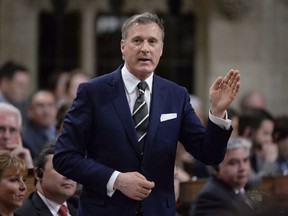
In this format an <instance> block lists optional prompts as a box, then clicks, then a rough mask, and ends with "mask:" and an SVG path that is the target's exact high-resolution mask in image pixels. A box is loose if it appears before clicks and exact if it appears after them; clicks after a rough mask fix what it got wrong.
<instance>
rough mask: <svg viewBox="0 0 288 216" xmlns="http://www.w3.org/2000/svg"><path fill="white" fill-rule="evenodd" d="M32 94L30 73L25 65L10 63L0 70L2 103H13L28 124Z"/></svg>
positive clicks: (0, 98) (0, 97)
mask: <svg viewBox="0 0 288 216" xmlns="http://www.w3.org/2000/svg"><path fill="white" fill-rule="evenodd" d="M29 93H30V73H29V71H28V69H27V68H25V67H24V66H23V65H21V64H18V63H16V62H13V61H8V62H6V63H5V64H3V66H2V67H1V68H0V102H7V103H11V104H13V105H14V106H16V107H17V108H18V109H19V110H20V112H21V115H22V119H23V125H25V124H26V108H27V98H28V96H29Z"/></svg>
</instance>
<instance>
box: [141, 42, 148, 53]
mask: <svg viewBox="0 0 288 216" xmlns="http://www.w3.org/2000/svg"><path fill="white" fill-rule="evenodd" d="M141 51H142V52H143V53H147V52H149V43H148V41H144V42H143V43H142V47H141Z"/></svg>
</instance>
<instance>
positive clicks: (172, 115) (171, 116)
mask: <svg viewBox="0 0 288 216" xmlns="http://www.w3.org/2000/svg"><path fill="white" fill-rule="evenodd" d="M175 118H177V113H167V114H162V115H161V117H160V122H163V121H168V120H171V119H175Z"/></svg>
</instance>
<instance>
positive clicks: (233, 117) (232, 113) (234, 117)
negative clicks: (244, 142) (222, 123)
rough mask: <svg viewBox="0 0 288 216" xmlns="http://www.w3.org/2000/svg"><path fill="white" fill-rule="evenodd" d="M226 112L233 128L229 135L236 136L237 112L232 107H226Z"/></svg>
mask: <svg viewBox="0 0 288 216" xmlns="http://www.w3.org/2000/svg"><path fill="white" fill-rule="evenodd" d="M227 114H228V119H230V120H231V126H232V128H233V131H232V134H231V136H238V123H239V114H238V113H237V111H236V110H235V109H233V108H228V109H227Z"/></svg>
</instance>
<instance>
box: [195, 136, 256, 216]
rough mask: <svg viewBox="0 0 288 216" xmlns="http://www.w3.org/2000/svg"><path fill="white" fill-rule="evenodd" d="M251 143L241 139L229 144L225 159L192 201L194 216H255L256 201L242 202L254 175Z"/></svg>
mask: <svg viewBox="0 0 288 216" xmlns="http://www.w3.org/2000/svg"><path fill="white" fill-rule="evenodd" d="M250 149H251V142H250V141H249V140H247V139H244V138H240V137H231V138H230V139H229V141H228V145H227V152H226V155H225V158H224V160H223V161H222V162H221V163H220V164H219V166H215V167H214V170H213V174H212V175H211V177H210V178H209V179H208V181H207V182H206V183H205V185H204V186H203V187H202V189H201V190H200V192H199V194H198V195H197V197H196V198H195V200H194V201H193V202H192V206H191V212H190V215H191V216H197V215H206V216H209V215H210V216H212V215H213V216H214V215H221V216H223V215H225V216H228V215H231V216H232V215H233V216H234V215H239V216H243V215H246V216H248V215H253V214H254V210H253V207H252V201H251V200H249V199H248V198H247V199H246V200H245V199H242V197H241V196H240V194H242V193H243V194H244V192H245V189H244V188H245V186H246V183H247V182H248V178H249V174H250V170H251V168H250V159H249V158H250Z"/></svg>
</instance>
